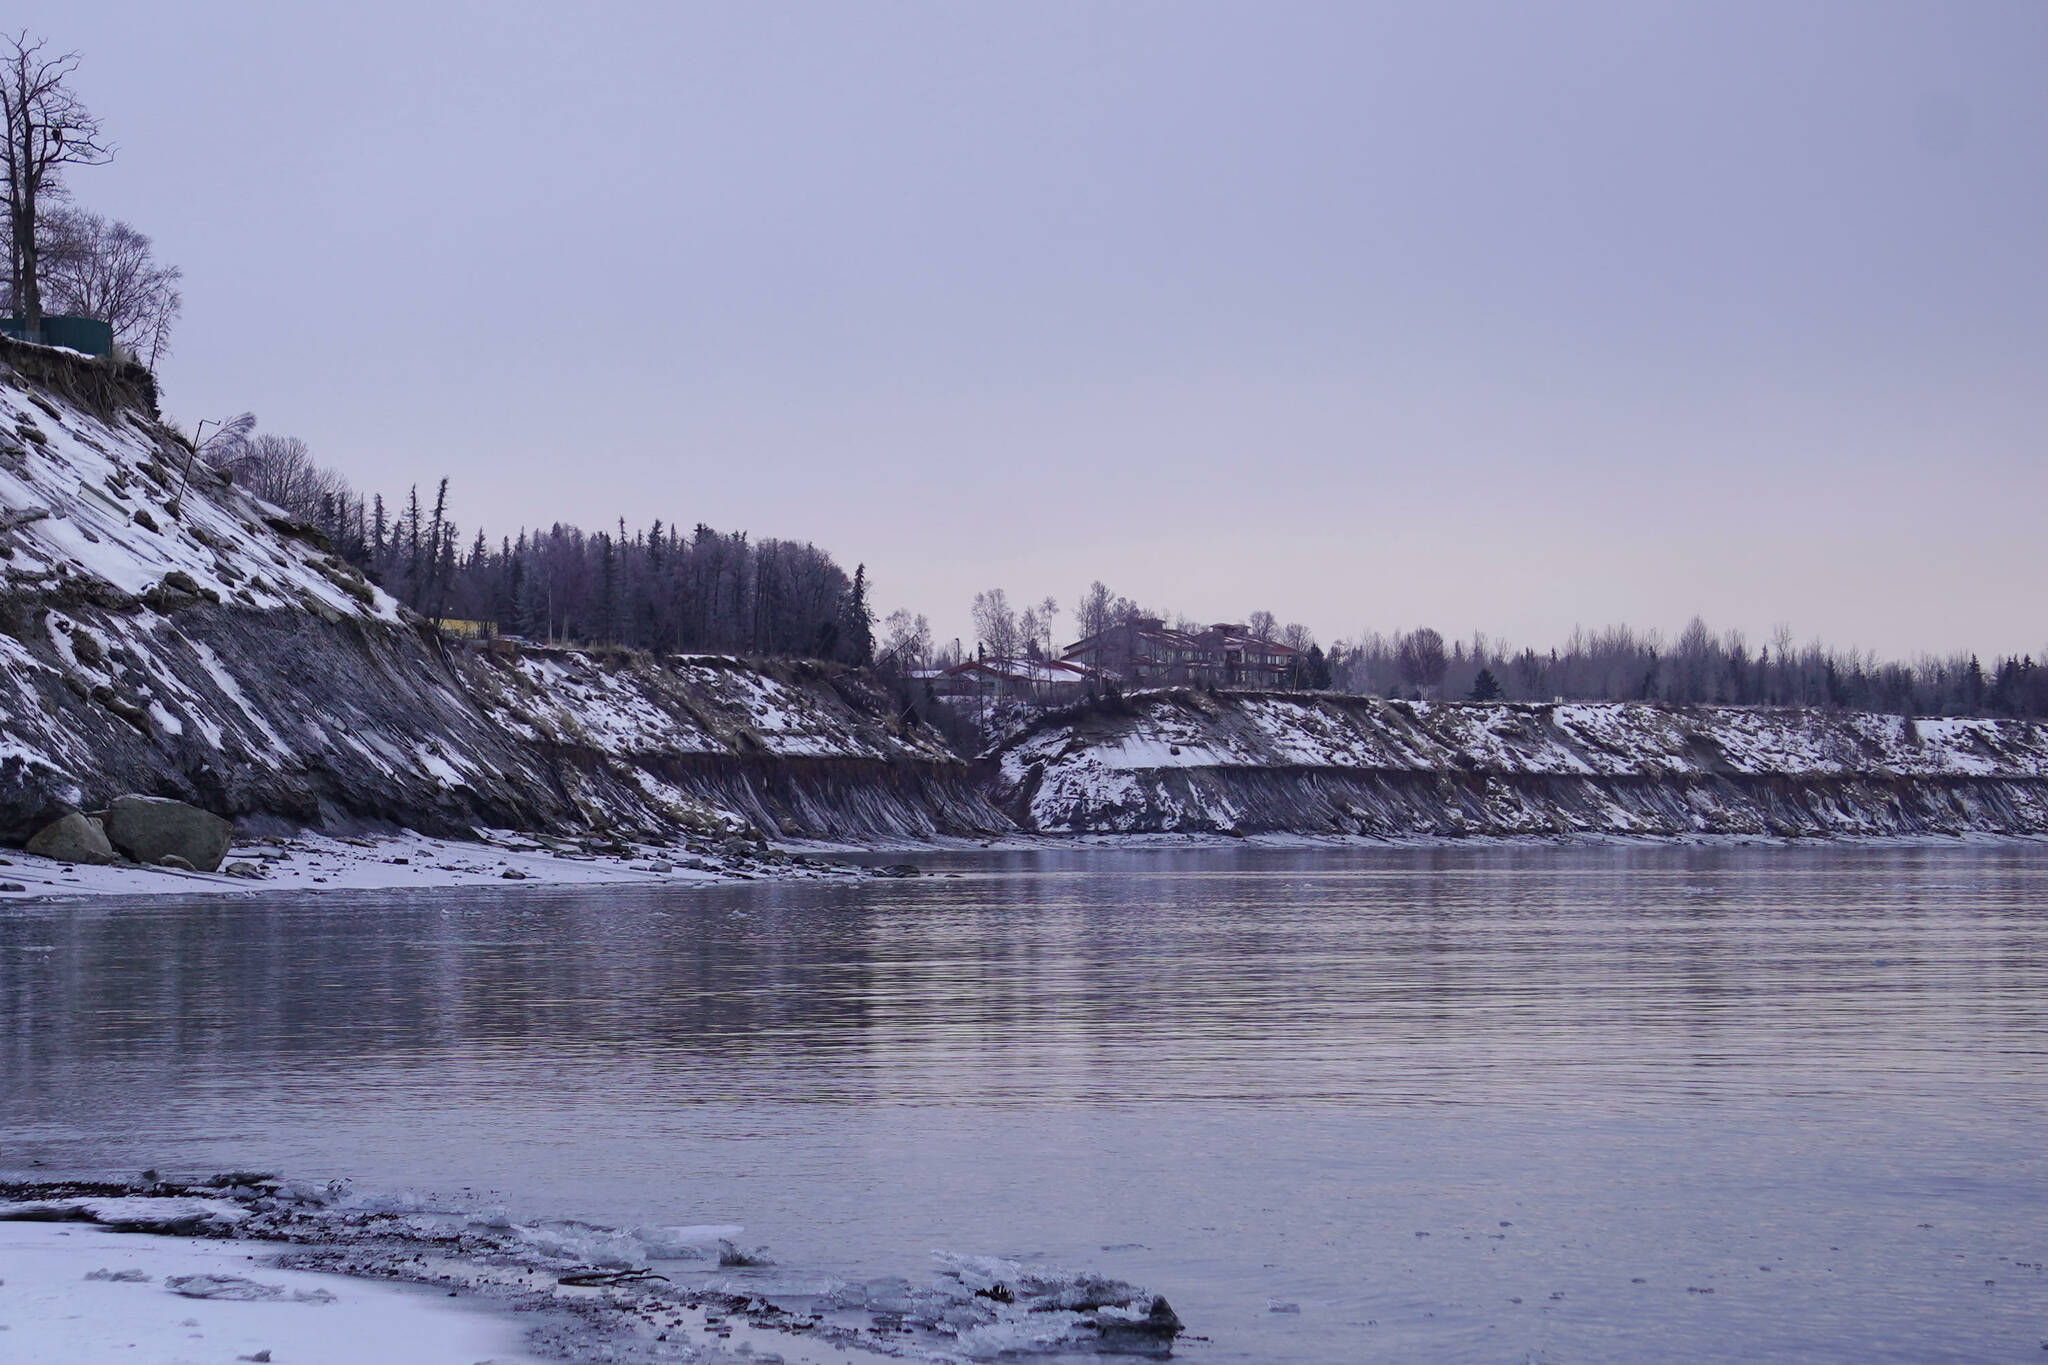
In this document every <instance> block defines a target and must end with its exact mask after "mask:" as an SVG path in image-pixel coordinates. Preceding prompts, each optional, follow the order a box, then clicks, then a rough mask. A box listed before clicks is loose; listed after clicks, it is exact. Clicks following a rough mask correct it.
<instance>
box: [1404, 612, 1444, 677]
mask: <svg viewBox="0 0 2048 1365" xmlns="http://www.w3.org/2000/svg"><path fill="white" fill-rule="evenodd" d="M1394 653H1395V657H1396V658H1397V659H1398V661H1399V664H1400V668H1401V681H1402V682H1405V683H1407V684H1408V685H1409V686H1410V687H1418V688H1419V687H1435V686H1436V685H1437V684H1438V683H1440V682H1442V681H1443V680H1444V674H1445V673H1446V672H1447V671H1449V669H1450V659H1449V658H1448V657H1447V656H1446V655H1445V654H1444V637H1443V636H1442V635H1439V634H1438V633H1437V632H1436V631H1434V630H1431V629H1430V628H1429V627H1428V626H1424V627H1422V628H1421V629H1420V630H1414V631H1410V632H1409V633H1408V634H1406V635H1403V636H1402V637H1401V638H1400V642H1399V643H1398V644H1397V645H1395V646H1394Z"/></svg>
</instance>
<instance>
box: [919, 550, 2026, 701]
mask: <svg viewBox="0 0 2048 1365" xmlns="http://www.w3.org/2000/svg"><path fill="white" fill-rule="evenodd" d="M1055 611H1056V606H1055V603H1054V601H1053V599H1051V598H1050V597H1048V598H1045V599H1043V600H1042V601H1041V602H1039V603H1038V604H1036V605H1035V606H1032V607H1028V608H1026V609H1024V610H1023V611H1021V612H1020V611H1017V610H1015V609H1013V608H1012V607H1011V605H1010V599H1009V596H1008V594H1007V593H1005V592H1004V591H1003V590H1002V589H1000V588H994V589H990V590H988V591H986V592H982V593H978V594H976V596H975V598H974V607H973V619H974V624H975V632H976V639H975V641H974V643H973V645H972V647H971V648H970V647H968V646H967V645H965V644H963V643H962V642H960V641H954V642H952V644H950V645H948V646H942V647H941V646H935V643H934V641H933V639H932V636H931V629H930V626H929V624H928V623H927V622H926V621H925V618H923V617H921V616H918V617H913V616H911V615H910V614H909V613H908V612H896V613H894V614H892V615H891V616H890V618H889V620H888V621H887V622H886V623H885V626H884V631H883V640H882V643H881V646H880V652H881V654H882V656H883V657H884V658H900V659H901V660H902V661H903V662H904V664H905V665H906V666H908V667H925V666H943V665H945V664H948V663H954V662H959V661H960V660H961V659H963V658H966V657H972V655H973V654H974V653H975V652H980V653H984V654H988V655H996V656H1005V657H1007V656H1012V655H1015V656H1022V657H1037V656H1043V657H1050V658H1057V657H1058V656H1059V653H1060V652H1061V651H1062V650H1063V649H1064V648H1065V645H1064V643H1056V642H1055V641H1054V640H1053V639H1052V635H1051V633H1050V628H1051V627H1052V626H1053V625H1054V624H1055V622H1054V620H1053V614H1054V612H1055ZM1135 617H1150V618H1156V619H1159V620H1163V621H1167V622H1169V623H1171V624H1173V625H1174V626H1175V627H1176V628H1177V629H1182V630H1200V629H1202V627H1203V626H1204V625H1205V624H1206V622H1204V621H1202V620H1199V619H1197V618H1194V617H1189V616H1187V615H1185V614H1180V613H1174V612H1167V611H1161V610H1157V609H1151V608H1145V607H1141V606H1140V605H1139V604H1138V603H1137V602H1135V601H1133V600H1132V599H1131V598H1128V597H1123V596H1120V595H1119V594H1117V593H1115V592H1113V591H1112V590H1111V589H1110V588H1108V587H1107V586H1105V585H1104V584H1103V583H1101V582H1100V581H1097V582H1095V583H1092V584H1090V585H1089V587H1088V590H1087V591H1086V592H1085V593H1083V594H1082V595H1081V599H1080V605H1079V606H1078V607H1077V608H1076V609H1075V611H1074V613H1073V626H1074V630H1075V632H1076V636H1077V638H1081V639H1086V638H1088V637H1089V636H1092V635H1096V634H1099V633H1100V632H1102V631H1105V630H1108V629H1109V628H1111V627H1112V626H1115V625H1119V624H1121V623H1123V622H1125V621H1128V620H1130V619H1132V618H1135ZM1244 621H1245V626H1246V630H1247V631H1248V632H1249V633H1250V634H1251V635H1254V636H1256V637H1259V638H1261V639H1268V640H1278V641H1280V642H1281V643H1282V644H1286V645H1289V646H1292V647H1293V648H1294V649H1296V650H1299V651H1300V652H1301V656H1302V661H1301V664H1300V666H1299V668H1298V669H1297V673H1296V677H1295V679H1294V685H1296V686H1299V687H1304V688H1330V689H1334V690H1338V691H1343V692H1352V693H1360V694H1366V695H1372V696H1383V697H1406V698H1414V699H1422V698H1436V699H1452V700H1473V701H1551V700H1553V699H1556V698H1563V699H1565V700H1568V701H1659V702H1670V703H1676V704H1681V705H1686V704H1707V703H1716V704H1725V705H1738V706H1809V707H1820V708H1827V709H1840V710H1868V711H1885V712H1891V713H1894V714H1905V715H1924V716H1938V715H2007V716H2027V717H2048V652H2044V656H2043V659H2042V661H2040V662H2037V661H2036V660H2035V659H2034V658H2033V656H2032V655H2011V656H2007V657H2003V658H1994V659H1992V660H1991V661H1990V662H1989V663H1988V664H1987V663H1985V662H1984V661H1983V660H1982V659H1980V658H1979V657H1978V656H1976V655H1972V654H1956V655H1951V656H1947V657H1941V658H1936V657H1933V656H1923V657H1920V658H1917V659H1914V660H1912V661H1910V662H1904V661H1897V660H1884V659H1880V658H1878V657H1877V656H1876V654H1875V653H1873V652H1871V651H1867V650H1864V651H1858V650H1839V649H1834V648H1831V647H1829V646H1827V645H1825V644H1822V643H1821V642H1819V641H1808V642H1805V643H1801V642H1799V641H1797V640H1795V639H1794V638H1793V636H1792V633H1791V631H1790V630H1789V629H1786V628H1783V627H1780V628H1779V629H1778V630H1777V631H1775V632H1774V633H1773V635H1772V637H1771V639H1770V640H1769V641H1768V642H1766V643H1763V644H1761V645H1758V646H1757V647H1755V648H1753V649H1752V648H1751V646H1750V644H1749V642H1748V640H1747V639H1746V638H1745V637H1744V635H1743V634H1742V632H1740V631H1732V630H1731V631H1727V632H1725V633H1719V634H1717V633H1716V632H1714V631H1713V630H1711V629H1709V627H1708V626H1707V624H1706V622H1705V621H1703V620H1700V619H1699V618H1697V617H1696V618H1694V619H1693V620H1692V621H1691V622H1690V623H1689V624H1688V625H1687V626H1686V628H1685V629H1684V630H1683V631H1682V632H1681V633H1680V634H1679V637H1678V639H1677V641H1676V642H1674V643H1670V644H1667V643H1666V642H1665V641H1664V639H1663V637H1662V636H1660V635H1659V634H1658V633H1657V632H1655V631H1648V632H1640V633H1639V632H1636V631H1634V630H1631V629H1630V628H1629V627H1627V626H1625V625H1621V626H1610V627H1607V628H1606V629H1603V630H1598V631H1591V632H1589V631H1585V630H1575V631H1573V632H1572V635H1571V638H1570V639H1569V640H1567V641H1566V642H1565V643H1564V644H1563V645H1562V646H1559V647H1556V648H1552V649H1548V650H1539V649H1534V648H1527V647H1516V646H1510V645H1507V644H1505V643H1502V642H1499V641H1493V640H1489V639H1488V638H1487V637H1486V636H1484V635H1474V636H1473V637H1472V639H1471V640H1470V641H1463V640H1460V641H1447V640H1445V638H1444V637H1443V635H1442V634H1441V633H1440V632H1438V631H1436V630H1434V629H1432V628H1430V627H1427V626H1423V627H1419V628H1417V629H1415V630H1410V631H1395V632H1393V633H1392V634H1382V633H1380V632H1377V631H1366V632H1362V633H1361V634H1360V635H1359V636H1358V637H1357V638H1356V639H1354V640H1340V641H1337V642H1336V643H1334V644H1332V645H1331V646H1330V647H1329V648H1328V650H1327V651H1326V650H1325V649H1324V648H1323V647H1322V645H1320V644H1319V643H1318V642H1317V640H1316V638H1315V635H1314V633H1313V632H1312V631H1310V630H1309V629H1308V628H1307V627H1306V626H1303V625H1300V624H1298V623H1288V624H1284V625H1283V624H1282V623H1281V621H1280V619H1279V617H1277V616H1276V615H1275V614H1274V613H1272V612H1270V611H1254V612H1251V613H1249V614H1248V615H1247V616H1246V617H1245V618H1244Z"/></svg>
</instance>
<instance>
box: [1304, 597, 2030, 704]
mask: <svg viewBox="0 0 2048 1365" xmlns="http://www.w3.org/2000/svg"><path fill="white" fill-rule="evenodd" d="M1330 663H1331V671H1332V673H1333V675H1334V677H1335V680H1336V684H1337V686H1339V687H1341V688H1343V689H1344V690H1346V691H1351V692H1363V693H1371V694H1374V695H1379V696H1400V697H1424V696H1429V697H1450V698H1469V699H1474V700H1482V701H1484V700H1495V699H1500V700H1507V701H1549V700H1552V699H1553V698H1557V697H1562V698H1565V699H1566V700H1569V701H1661V702H1674V703H1679V704H1702V703H1718V704H1727V705H1738V706H1811V707H1821V708H1826V709H1840V710H1862V711H1886V712H1891V713H1894V714H1901V715H1923V716H1937V715H1987V714H1988V715H2008V716H2030V717H2041V716H2048V668H2044V667H2043V665H2042V664H2040V663H2037V662H2035V660H2034V658H2033V657H2032V656H2031V655H2014V656H2011V657H2007V658H1998V659H1993V660H1992V661H1991V663H1990V665H1989V666H1986V665H1985V664H1984V663H1983V662H1982V661H1981V660H1980V659H1979V658H1978V657H1977V656H1976V655H1970V654H1957V655H1951V656H1948V657H1945V658H1936V657H1932V656H1924V657H1921V658H1919V659H1915V660H1913V661H1911V662H1900V661H1888V660H1882V659H1879V658H1878V657H1877V656H1876V655H1875V654H1874V653H1873V652H1870V651H1857V650H1836V649H1832V648H1830V647H1828V646H1826V645H1824V644H1822V643H1821V642H1819V641H1817V640H1816V641H1810V642H1807V643H1804V644H1801V643H1799V642H1797V641H1795V640H1794V638H1793V636H1792V633H1791V631H1790V630H1788V629H1785V628H1783V627H1781V628H1780V629H1779V630H1777V631H1776V632H1775V633H1774V634H1773V635H1772V637H1771V639H1770V641H1769V642H1768V643H1765V644H1762V645H1759V646H1758V647H1757V648H1755V649H1754V650H1752V649H1751V648H1750V646H1749V643H1748V641H1747V639H1746V638H1745V637H1744V636H1743V634H1742V632H1740V631H1734V630H1731V631H1728V632H1725V633H1721V634H1717V633H1715V632H1714V631H1712V630H1710V629H1709V628H1708V626H1707V624H1706V622H1704V621H1702V620H1700V619H1699V618H1697V617H1695V618H1694V619H1693V620H1692V622H1691V623H1690V624H1688V625H1687V626H1686V628H1685V629H1684V631H1682V632H1681V633H1680V635H1679V637H1678V639H1677V641H1676V642H1675V643H1672V644H1669V645H1667V644H1665V643H1664V641H1663V639H1662V638H1661V637H1660V636H1659V635H1658V634H1657V633H1656V632H1654V631H1651V632H1645V633H1641V634H1638V633H1637V632H1635V631H1632V630H1630V629H1629V628H1628V627H1627V626H1611V627H1608V628H1607V629H1604V630H1599V631H1593V632H1587V631H1583V630H1577V631H1573V632H1572V635H1571V638H1570V639H1569V640H1567V641H1566V642H1565V643H1564V645H1563V646H1561V647H1559V648H1554V649H1550V650H1537V649H1532V648H1515V647H1511V646H1507V645H1503V644H1499V643H1497V642H1494V641H1490V640H1488V639H1487V638H1486V637H1485V636H1484V635H1475V636H1473V638H1472V640H1471V641H1470V642H1469V643H1467V642H1464V641H1458V642H1453V643H1451V644H1449V645H1448V646H1447V645H1446V644H1445V642H1444V638H1443V636H1442V635H1441V634H1439V633H1438V632H1437V631H1435V630H1432V629H1429V628H1427V627H1423V628H1421V629H1417V630H1413V631H1396V632H1395V633H1394V634H1392V635H1382V634H1379V633H1377V632H1367V633H1365V634H1362V635H1361V636H1359V638H1358V639H1357V640H1355V641H1348V642H1340V643H1339V644H1338V645H1336V646H1334V647H1333V648H1332V649H1331V651H1330Z"/></svg>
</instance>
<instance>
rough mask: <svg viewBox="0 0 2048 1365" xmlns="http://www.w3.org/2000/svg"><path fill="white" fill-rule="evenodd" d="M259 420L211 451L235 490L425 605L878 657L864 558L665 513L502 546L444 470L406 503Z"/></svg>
mask: <svg viewBox="0 0 2048 1365" xmlns="http://www.w3.org/2000/svg"><path fill="white" fill-rule="evenodd" d="M252 427H253V419H251V418H248V417H247V416H246V415H245V416H244V417H243V418H240V419H237V420H236V421H235V422H233V423H230V424H228V426H227V428H226V430H227V431H228V432H229V433H230V434H229V435H228V437H227V438H226V439H223V440H221V441H218V442H213V443H210V444H209V446H208V447H207V455H208V458H209V459H210V460H211V461H212V462H213V463H214V464H215V465H216V466H218V467H220V468H222V469H224V470H226V471H228V472H229V473H231V474H232V475H233V476H234V478H235V481H236V483H237V484H239V485H240V486H242V487H244V488H247V489H248V490H249V491H250V492H252V493H254V494H256V495H257V496H258V497H260V498H263V499H265V500H266V501H268V502H272V503H275V504H277V506H278V507H279V508H281V509H282V510H284V511H286V512H288V513H290V514H291V515H292V516H293V517H295V518H297V519H298V520H300V521H303V522H306V523H308V524H310V525H313V526H316V527H318V528H319V529H320V530H321V531H322V532H323V533H324V534H326V536H327V537H328V539H329V540H330V541H332V542H333V544H334V548H335V552H336V553H337V554H339V555H340V556H341V557H342V558H344V559H346V560H347V561H348V562H349V563H351V564H353V565H355V566H356V567H357V568H359V569H360V570H362V571H363V573H364V574H365V575H366V576H368V577H369V578H370V579H371V580H372V581H373V582H375V583H377V584H378V585H379V586H380V587H382V588H384V589H385V590H386V591H387V592H389V593H391V594H392V595H393V596H394V597H396V598H398V600H399V601H401V602H403V603H405V605H407V606H408V607H410V608H412V609H413V610H414V611H416V612H418V613H419V614H420V615H422V616H425V617H428V618H431V619H434V620H440V621H446V620H464V621H480V622H488V623H490V624H491V625H492V626H493V627H495V629H496V630H497V631H498V632H499V633H501V634H507V635H519V636H524V637H526V638H528V639H531V640H535V641H559V642H566V643H574V644H583V645H623V646H626V647H628V648H633V649H646V650H657V651H685V652H688V651H707V652H718V653H740V654H753V655H796V656H804V657H810V658H820V659H834V660H839V661H841V662H845V663H854V664H860V663H867V662H869V661H870V660H871V658H872V657H873V653H874V615H873V610H872V607H871V606H870V601H869V599H870V589H869V584H868V581H867V570H866V568H865V566H862V567H859V568H856V569H855V570H854V572H853V574H852V576H851V577H849V576H848V575H847V573H846V572H845V570H843V569H841V568H840V567H839V565H838V564H836V563H835V562H833V559H832V557H831V556H830V555H829V554H827V553H826V552H825V551H823V550H821V549H819V548H818V547H817V546H815V545H811V544H808V543H801V542H797V541H788V540H760V541H755V540H751V539H750V538H749V537H748V535H747V533H746V532H744V531H737V532H724V531H716V530H713V529H712V528H711V527H709V526H704V525H701V524H700V525H698V526H696V527H695V528H694V529H692V530H691V531H689V532H687V533H685V532H684V531H683V530H682V529H681V528H680V527H678V526H674V525H669V524H665V523H663V522H662V521H659V520H656V521H655V522H653V523H652V524H651V525H649V526H648V527H646V528H645V529H635V530H628V529H627V527H626V524H625V522H624V521H623V520H621V521H620V522H619V523H618V525H617V527H616V528H614V529H608V530H603V531H597V532H594V533H593V532H586V531H584V530H582V529H581V528H579V527H575V526H569V525H565V524H563V523H560V522H557V523H555V524H554V525H552V526H550V527H548V528H547V529H545V530H526V529H522V530H521V531H520V532H519V534H518V535H516V536H501V537H499V538H498V539H497V540H496V541H495V542H493V541H492V539H491V537H490V536H489V535H488V534H486V533H485V532H484V531H483V530H482V529H481V528H478V529H476V530H475V531H465V530H464V529H463V528H462V527H461V526H459V525H458V524H457V523H456V520H455V516H454V509H453V508H452V507H451V505H450V503H449V500H448V493H449V488H448V480H447V479H442V480H441V481H440V482H439V483H438V484H437V485H436V486H435V488H434V490H433V494H432V497H431V498H430V499H424V500H423V499H422V498H421V496H420V490H419V488H418V487H417V486H415V487H413V488H411V489H409V490H408V491H407V493H406V496H405V498H404V499H403V500H402V501H401V502H399V503H397V504H396V505H391V504H387V503H386V502H385V500H384V498H383V495H382V494H375V495H371V496H369V497H364V496H362V495H361V494H358V493H356V492H355V491H354V490H352V489H351V488H350V487H349V485H348V482H347V481H346V480H345V479H343V478H342V477H341V476H340V475H338V474H336V473H335V472H333V471H332V470H329V469H325V468H323V467H321V466H320V465H319V464H318V463H317V462H316V461H315V460H314V459H313V457H312V454H311V452H310V451H309V450H308V449H307V447H306V444H305V442H303V441H300V440H298V439H296V438H294V437H288V436H274V435H268V434H259V433H256V432H254V431H253V430H252V429H251V428H252Z"/></svg>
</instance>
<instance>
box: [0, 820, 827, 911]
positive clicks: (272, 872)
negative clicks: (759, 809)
mask: <svg viewBox="0 0 2048 1365" xmlns="http://www.w3.org/2000/svg"><path fill="white" fill-rule="evenodd" d="M236 864H242V865H244V867H245V869H247V870H248V871H253V872H255V873H256V874H257V875H255V876H249V875H246V873H245V875H241V876H237V875H232V874H230V873H229V872H227V871H225V870H223V871H220V872H195V871H190V870H186V869H183V868H168V867H151V866H144V865H140V864H136V863H112V864H103V865H95V864H90V863H64V862H58V861H56V860H54V859H50V858H39V857H36V856H35V855H33V854H29V853H23V852H21V851H19V850H13V849H10V850H8V851H7V852H6V853H5V854H0V904H5V903H6V902H7V901H10V900H15V901H18V900H23V899H37V900H53V899H56V900H61V899H72V898H80V899H84V898H92V899H98V898H101V897H108V896H183V895H234V896H247V895H260V894H263V893H265V892H274V891H279V890H289V891H293V892H302V891H386V890H399V889H406V888H413V889H421V890H425V889H429V888H436V887H452V886H492V885H497V886H505V885H521V884H531V885H535V886H591V885H620V884H624V885H662V884H676V885H691V884H706V883H713V882H719V881H728V880H733V879H739V878H747V877H756V876H763V875H773V876H780V877H788V878H799V879H800V878H805V877H822V876H842V875H846V874H847V873H848V872H849V871H850V869H849V868H847V867H846V866H844V865H842V864H838V863H833V862H830V861H827V860H825V859H823V858H818V857H811V856H808V855H806V854H804V853H797V854H794V855H792V854H789V853H785V852H782V851H779V850H775V849H772V848H770V847H768V846H766V845H761V846H746V847H744V848H741V847H738V846H736V847H735V848H734V850H733V851H730V852H720V853H717V854H714V855H708V856H705V855H698V854H692V853H687V852H678V851H676V850H674V849H668V848H662V847H659V846H655V845H646V844H618V843H610V844H598V843H595V842H592V841H576V840H567V839H554V838H547V839H534V838H530V837H527V836H524V835H519V834H512V833H503V834H494V835H492V836H491V837H489V838H488V839H484V840H458V839H433V838H429V837H427V836H426V835H422V834H412V833H404V834H392V835H379V836H373V837H367V838H360V837H353V836H333V835H322V834H314V833H310V832H308V833H301V834H298V835H295V836H292V837H289V838H287V837H284V836H270V837H267V838H265V839H260V840H254V841H249V842H245V843H238V844H237V845H236V846H235V847H234V848H233V849H232V850H231V852H230V855H229V858H228V861H227V863H226V864H225V867H234V866H235V865H236Z"/></svg>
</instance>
